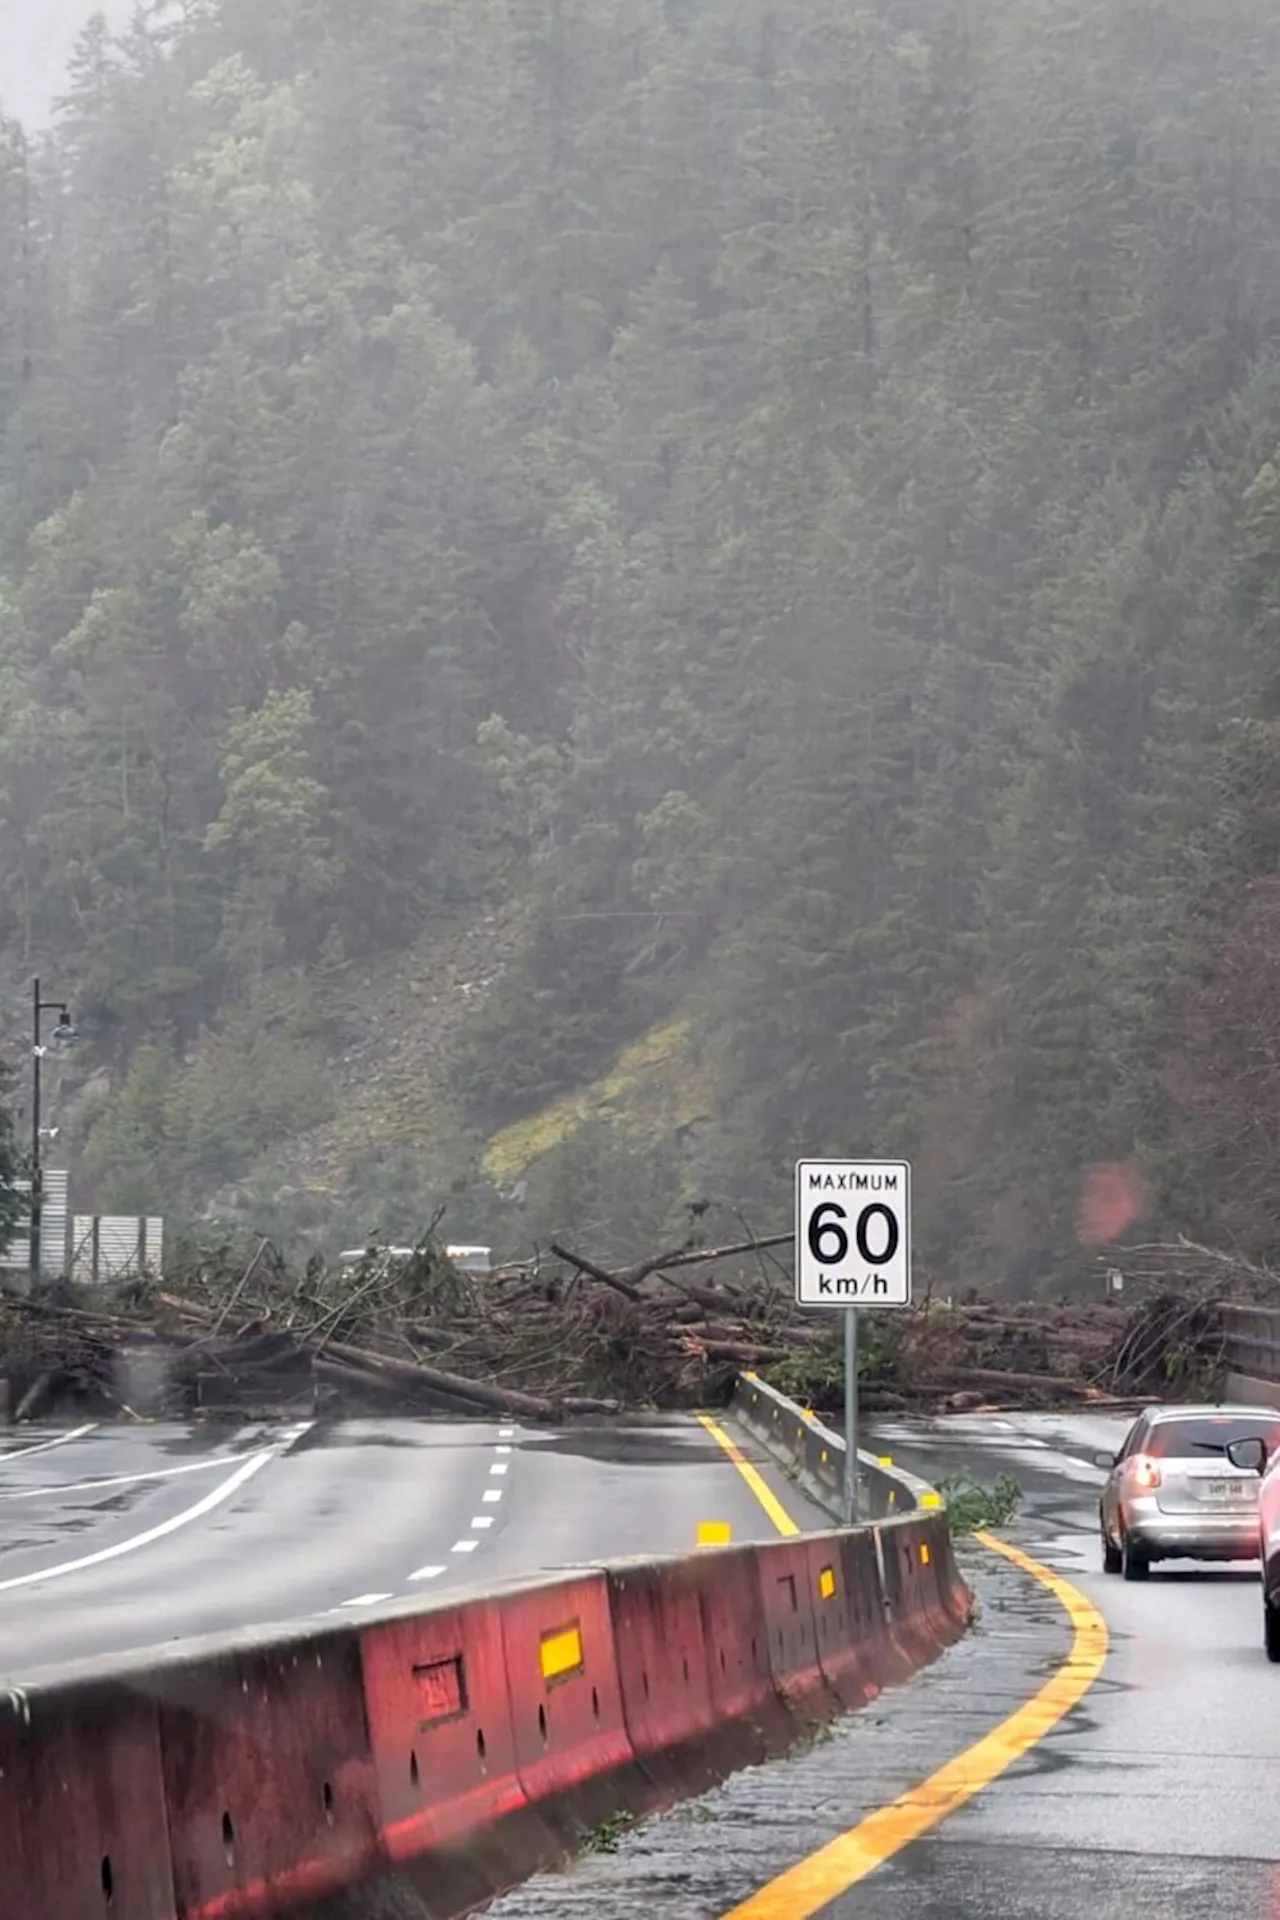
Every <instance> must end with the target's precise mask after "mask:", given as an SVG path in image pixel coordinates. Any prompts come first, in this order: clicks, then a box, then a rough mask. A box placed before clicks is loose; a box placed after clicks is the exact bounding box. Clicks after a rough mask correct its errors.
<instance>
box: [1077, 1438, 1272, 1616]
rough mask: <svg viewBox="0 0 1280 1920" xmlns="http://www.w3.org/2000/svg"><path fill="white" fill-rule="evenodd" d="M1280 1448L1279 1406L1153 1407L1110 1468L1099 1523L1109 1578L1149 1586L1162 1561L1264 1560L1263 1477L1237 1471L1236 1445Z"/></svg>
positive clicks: (1106, 1459)
mask: <svg viewBox="0 0 1280 1920" xmlns="http://www.w3.org/2000/svg"><path fill="white" fill-rule="evenodd" d="M1253 1438H1257V1439H1260V1440H1262V1441H1264V1442H1265V1443H1266V1447H1267V1451H1268V1453H1271V1452H1274V1450H1275V1448H1276V1446H1277V1444H1278V1443H1280V1413H1278V1412H1277V1411H1276V1409H1275V1408H1274V1407H1248V1406H1216V1407H1215V1406H1203V1407H1148V1408H1146V1410H1145V1411H1144V1412H1143V1413H1141V1414H1140V1415H1139V1416H1138V1418H1137V1419H1136V1420H1135V1421H1134V1423H1133V1426H1132V1427H1131V1428H1130V1429H1129V1434H1128V1437H1127V1438H1126V1440H1125V1443H1124V1445H1123V1446H1122V1447H1121V1449H1120V1451H1119V1453H1117V1454H1110V1453H1103V1454H1099V1455H1097V1464H1098V1465H1099V1466H1103V1467H1107V1468H1108V1469H1109V1472H1108V1475H1107V1482H1106V1485H1105V1486H1104V1487H1103V1489H1102V1498H1101V1501H1100V1503H1099V1509H1098V1519H1099V1524H1100V1526H1101V1530H1102V1565H1103V1567H1104V1569H1105V1571H1106V1572H1107V1573H1121V1574H1123V1575H1124V1577H1125V1579H1126V1580H1142V1579H1145V1578H1146V1576H1147V1574H1148V1573H1149V1572H1150V1571H1151V1563H1152V1561H1153V1560H1255V1559H1256V1558H1257V1555H1258V1476H1257V1474H1256V1473H1251V1472H1248V1471H1247V1470H1244V1469H1242V1468H1240V1467H1237V1466H1234V1465H1233V1464H1232V1462H1231V1460H1230V1459H1229V1458H1228V1457H1227V1447H1228V1446H1229V1445H1231V1444H1232V1443H1234V1442H1235V1441H1237V1440H1244V1439H1253Z"/></svg>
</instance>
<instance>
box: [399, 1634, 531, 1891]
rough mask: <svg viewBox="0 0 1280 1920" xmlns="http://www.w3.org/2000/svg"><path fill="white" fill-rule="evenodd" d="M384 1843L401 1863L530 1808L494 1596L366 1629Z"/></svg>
mask: <svg viewBox="0 0 1280 1920" xmlns="http://www.w3.org/2000/svg"><path fill="white" fill-rule="evenodd" d="M361 1645H362V1652H363V1660H364V1687H365V1701H366V1705H367V1710H368V1716H369V1738H370V1742H371V1745H372V1750H373V1760H374V1767H375V1770H376V1773H377V1782H378V1799H379V1804H380V1806H381V1812H382V1830H383V1840H384V1844H385V1846H386V1849H387V1853H388V1855H389V1856H390V1858H391V1859H392V1860H393V1861H398V1860H407V1859H413V1858H415V1857H416V1856H417V1855H418V1854H421V1853H423V1852H425V1851H426V1850H427V1849H428V1848H429V1847H438V1846H448V1845H453V1844H454V1843H456V1842H457V1841H458V1840H460V1839H462V1838H464V1837H465V1836H466V1835H467V1834H468V1833H471V1832H473V1831H474V1830H475V1829H476V1828H477V1827H485V1826H492V1825H495V1824H496V1823H497V1822H498V1821H500V1820H503V1819H505V1818H507V1817H508V1816H509V1815H512V1814H514V1813H517V1812H519V1811H520V1810H521V1809H522V1808H524V1807H525V1806H527V1804H528V1802H527V1799H526V1796H525V1791H524V1788H523V1787H522V1785H521V1784H520V1776H519V1770H518V1767H517V1762H516V1741H515V1728H514V1725H513V1723H512V1718H511V1701H510V1698H509V1696H508V1692H507V1672H506V1664H505V1660H506V1656H505V1651H504V1648H503V1644H502V1624H501V1621H500V1619H499V1616H498V1612H497V1609H496V1607H495V1606H494V1604H493V1603H492V1602H491V1601H486V1600H475V1601H471V1602H469V1603H465V1604H463V1605H461V1606H450V1605H447V1604H446V1605H443V1606H438V1607H432V1608H430V1609H428V1610H427V1611H425V1612H421V1613H412V1614H409V1613H406V1614H403V1615H402V1616H401V1617H400V1618H398V1619H392V1620H382V1621H377V1622H374V1623H373V1624H371V1625H370V1626H368V1627H366V1628H365V1630H364V1632H363V1634H362V1636H361Z"/></svg>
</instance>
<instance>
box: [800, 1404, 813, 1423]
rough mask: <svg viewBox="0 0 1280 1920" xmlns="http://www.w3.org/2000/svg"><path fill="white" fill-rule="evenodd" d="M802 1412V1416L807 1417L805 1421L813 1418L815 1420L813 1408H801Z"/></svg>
mask: <svg viewBox="0 0 1280 1920" xmlns="http://www.w3.org/2000/svg"><path fill="white" fill-rule="evenodd" d="M800 1411H801V1413H802V1414H803V1415H804V1417H805V1419H806V1420H812V1418H813V1408H812V1407H801V1409H800Z"/></svg>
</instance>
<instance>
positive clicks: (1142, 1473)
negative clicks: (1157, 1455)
mask: <svg viewBox="0 0 1280 1920" xmlns="http://www.w3.org/2000/svg"><path fill="white" fill-rule="evenodd" d="M1131 1465H1132V1467H1133V1484H1134V1486H1135V1487H1139V1488H1141V1490H1142V1492H1143V1493H1151V1492H1153V1491H1154V1490H1155V1488H1156V1487H1158V1486H1159V1485H1160V1465H1159V1462H1158V1461H1156V1460H1153V1459H1152V1458H1151V1455H1150V1454H1149V1453H1136V1454H1135V1455H1134V1456H1133V1460H1132V1462H1131Z"/></svg>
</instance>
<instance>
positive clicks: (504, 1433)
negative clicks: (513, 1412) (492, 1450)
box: [498, 1427, 516, 1440]
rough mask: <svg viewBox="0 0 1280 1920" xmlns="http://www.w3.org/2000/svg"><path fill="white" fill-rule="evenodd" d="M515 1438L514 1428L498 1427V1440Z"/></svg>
mask: <svg viewBox="0 0 1280 1920" xmlns="http://www.w3.org/2000/svg"><path fill="white" fill-rule="evenodd" d="M515 1437H516V1430H515V1428H514V1427H499V1428H498V1438H499V1440H514V1439H515Z"/></svg>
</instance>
